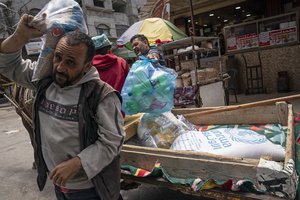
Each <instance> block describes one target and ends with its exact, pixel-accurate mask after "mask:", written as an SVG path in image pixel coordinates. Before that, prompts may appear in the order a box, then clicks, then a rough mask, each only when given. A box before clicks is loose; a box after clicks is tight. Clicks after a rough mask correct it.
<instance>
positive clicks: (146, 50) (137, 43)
mask: <svg viewBox="0 0 300 200" xmlns="http://www.w3.org/2000/svg"><path fill="white" fill-rule="evenodd" d="M130 43H131V46H132V48H133V50H134V52H135V54H136V55H138V56H139V58H140V59H141V56H145V57H147V58H148V59H152V60H154V62H155V63H159V64H160V65H165V61H164V59H163V57H162V55H161V53H160V52H159V51H158V49H157V48H156V47H150V45H149V41H148V39H147V38H146V36H145V35H142V34H137V35H134V36H133V37H132V38H131V39H130Z"/></svg>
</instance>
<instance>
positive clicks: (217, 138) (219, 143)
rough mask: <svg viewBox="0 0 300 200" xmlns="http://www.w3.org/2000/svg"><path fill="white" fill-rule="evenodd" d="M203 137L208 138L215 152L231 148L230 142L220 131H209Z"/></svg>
mask: <svg viewBox="0 0 300 200" xmlns="http://www.w3.org/2000/svg"><path fill="white" fill-rule="evenodd" d="M203 135H204V136H205V137H206V139H207V141H208V143H209V144H210V145H211V147H212V148H213V150H217V149H222V148H228V147H230V146H231V143H230V141H229V140H228V139H227V138H226V136H224V135H223V134H222V132H220V131H217V130H213V131H207V132H204V133H203Z"/></svg>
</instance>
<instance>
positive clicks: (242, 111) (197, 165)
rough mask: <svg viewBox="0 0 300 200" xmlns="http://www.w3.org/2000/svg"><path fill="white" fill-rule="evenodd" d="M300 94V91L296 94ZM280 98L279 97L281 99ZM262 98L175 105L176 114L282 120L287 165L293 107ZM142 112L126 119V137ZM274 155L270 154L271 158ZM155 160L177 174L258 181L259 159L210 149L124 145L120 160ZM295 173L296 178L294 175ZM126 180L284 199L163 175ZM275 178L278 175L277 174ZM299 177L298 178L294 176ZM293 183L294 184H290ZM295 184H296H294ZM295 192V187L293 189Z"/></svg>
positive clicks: (208, 193)
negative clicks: (179, 181) (222, 104)
mask: <svg viewBox="0 0 300 200" xmlns="http://www.w3.org/2000/svg"><path fill="white" fill-rule="evenodd" d="M296 96H297V98H299V95H296ZM279 100H280V99H279ZM275 101H276V99H275V100H273V101H265V102H266V103H264V101H262V103H260V102H258V103H250V104H242V105H238V106H227V107H217V108H189V109H175V110H173V113H174V114H183V115H185V117H186V118H187V119H188V120H189V121H190V122H192V123H194V124H206V125H209V124H227V125H228V124H268V123H280V124H281V125H283V126H287V127H288V129H287V138H286V155H285V160H284V161H283V162H282V163H283V165H284V169H286V168H288V167H289V166H288V165H289V164H290V163H291V161H294V160H295V147H294V144H295V133H294V129H293V108H292V105H291V104H287V103H285V102H276V103H275ZM138 118H139V115H135V116H129V117H127V118H126V120H125V130H126V133H127V136H126V140H128V139H129V138H131V137H132V136H134V135H135V134H136V131H137V124H138ZM268 159H271V158H268ZM156 161H159V162H160V163H161V166H162V167H163V168H164V169H165V170H166V171H167V172H168V174H169V175H171V176H173V177H178V178H191V177H195V178H196V177H200V178H201V179H204V180H207V179H214V180H218V181H226V180H228V179H233V180H234V181H238V180H244V179H247V180H250V181H252V182H253V183H255V184H258V178H257V177H258V174H257V172H258V170H259V168H260V166H259V162H260V159H246V158H239V157H226V156H219V155H218V156H216V155H213V154H208V153H198V152H191V151H174V150H169V149H160V148H149V147H140V146H133V145H126V144H125V145H124V147H123V150H122V152H121V163H122V164H127V165H131V166H135V167H139V168H142V169H147V170H150V171H151V169H152V168H153V165H154V163H155V162H156ZM292 171H293V172H292V173H291V175H290V177H289V178H290V179H291V180H292V181H293V179H296V178H297V175H295V174H296V172H295V168H294V169H292ZM293 177H294V178H293ZM122 178H123V179H124V180H127V181H135V182H139V183H146V184H152V185H155V186H158V187H160V186H161V187H167V188H169V189H172V190H177V191H181V192H183V193H187V194H191V195H195V196H203V197H209V198H213V199H218V200H221V199H260V200H266V199H270V200H271V199H272V200H274V199H282V198H279V197H276V196H274V195H271V194H264V195H258V194H253V193H241V192H233V191H229V190H224V189H210V190H200V191H196V192H195V191H193V190H192V189H191V188H190V187H188V186H183V185H174V184H171V183H170V182H168V181H166V180H164V179H162V178H140V177H134V176H130V175H126V174H125V173H122ZM275 181H276V178H275ZM294 181H296V180H294ZM291 187H293V186H291ZM295 187H296V186H295ZM294 192H295V193H296V191H295V190H294Z"/></svg>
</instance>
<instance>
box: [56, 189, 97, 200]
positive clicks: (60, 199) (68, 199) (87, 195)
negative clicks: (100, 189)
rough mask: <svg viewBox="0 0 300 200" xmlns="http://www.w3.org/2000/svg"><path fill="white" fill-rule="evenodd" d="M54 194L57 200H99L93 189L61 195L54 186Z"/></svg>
mask: <svg viewBox="0 0 300 200" xmlns="http://www.w3.org/2000/svg"><path fill="white" fill-rule="evenodd" d="M55 194H56V198H57V200H101V199H100V197H99V196H98V195H97V193H96V190H95V189H94V188H90V189H83V190H80V191H76V192H70V193H63V192H62V191H61V190H60V189H59V187H57V186H55Z"/></svg>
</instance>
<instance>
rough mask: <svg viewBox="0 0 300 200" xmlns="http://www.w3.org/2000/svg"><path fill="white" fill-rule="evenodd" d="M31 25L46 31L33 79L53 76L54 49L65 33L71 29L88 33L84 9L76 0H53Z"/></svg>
mask: <svg viewBox="0 0 300 200" xmlns="http://www.w3.org/2000/svg"><path fill="white" fill-rule="evenodd" d="M30 25H31V26H33V27H35V28H37V29H39V30H41V31H42V32H43V33H44V35H43V37H42V41H43V47H42V49H41V53H40V55H39V58H38V61H37V66H36V68H35V70H34V72H33V77H32V81H38V80H41V79H43V78H45V77H47V76H51V74H52V59H53V53H54V49H55V47H56V44H57V42H58V41H59V39H60V38H61V37H62V36H63V35H64V34H65V33H67V32H70V31H80V32H84V33H88V29H87V26H86V23H85V20H84V16H83V12H82V9H81V7H80V6H79V4H78V3H77V2H76V1H74V0H51V1H50V2H49V3H48V4H46V6H45V7H44V8H43V9H42V10H41V11H40V12H39V13H38V14H37V15H36V16H35V17H34V20H33V21H32V22H31V24H30Z"/></svg>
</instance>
